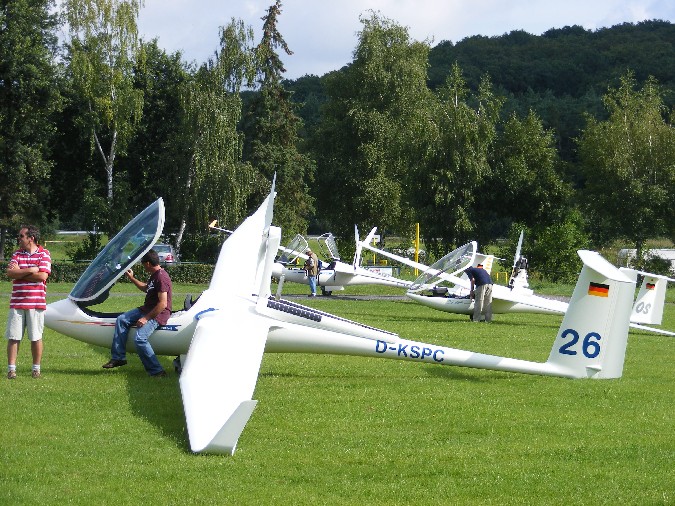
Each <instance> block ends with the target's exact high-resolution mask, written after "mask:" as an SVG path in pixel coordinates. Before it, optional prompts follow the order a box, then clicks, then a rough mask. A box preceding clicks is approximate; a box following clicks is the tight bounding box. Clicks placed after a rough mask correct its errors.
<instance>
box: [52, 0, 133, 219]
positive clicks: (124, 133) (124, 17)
mask: <svg viewBox="0 0 675 506" xmlns="http://www.w3.org/2000/svg"><path fill="white" fill-rule="evenodd" d="M143 3H144V1H143V0H66V2H65V9H66V19H67V22H68V27H69V32H70V67H71V73H72V76H73V80H74V83H75V86H76V89H77V90H78V91H79V93H80V95H81V97H82V99H83V100H84V101H85V102H86V104H87V109H88V114H87V115H86V117H85V118H84V119H83V126H84V127H85V128H87V129H89V130H90V131H91V140H92V145H93V148H94V149H95V150H96V152H97V153H98V155H99V156H100V159H101V163H102V165H103V169H104V171H105V177H106V189H107V193H106V198H107V201H108V205H109V206H110V210H111V213H112V211H113V209H114V206H113V197H114V193H113V191H114V172H115V160H116V157H117V156H118V155H119V154H121V153H123V152H124V150H125V148H126V147H127V145H128V142H129V140H130V138H131V136H132V135H133V132H134V127H135V125H136V123H137V121H138V120H139V118H140V117H141V114H142V111H143V92H142V91H141V90H140V89H137V88H135V87H134V67H135V66H136V65H140V64H142V51H141V46H140V42H139V38H138V28H137V25H136V20H137V18H138V13H139V10H140V8H141V7H142V6H143ZM113 214H114V213H113Z"/></svg>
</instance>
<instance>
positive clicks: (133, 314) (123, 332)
mask: <svg viewBox="0 0 675 506" xmlns="http://www.w3.org/2000/svg"><path fill="white" fill-rule="evenodd" d="M142 316H143V312H142V311H141V310H140V309H138V308H134V309H130V310H129V311H127V312H126V313H122V314H121V315H119V316H118V317H117V320H116V321H115V335H114V336H113V342H112V349H111V351H112V358H113V360H125V359H126V356H127V337H128V336H129V328H130V327H131V326H132V325H133V324H134V323H136V322H137V321H138V320H139V319H140V318H141V317H142ZM157 327H159V323H157V320H148V321H147V322H146V324H145V325H143V326H142V327H140V328H138V329H136V337H135V338H134V343H135V344H136V353H138V356H139V357H140V359H141V362H143V366H144V367H145V370H146V371H148V374H150V375H151V376H154V375H155V374H159V373H160V372H162V371H163V370H164V369H163V368H162V365H161V364H160V363H159V360H157V356H156V355H155V352H154V350H153V349H152V346H151V345H150V343H149V342H148V338H149V337H150V336H151V335H152V333H153V332H154V331H155V329H157Z"/></svg>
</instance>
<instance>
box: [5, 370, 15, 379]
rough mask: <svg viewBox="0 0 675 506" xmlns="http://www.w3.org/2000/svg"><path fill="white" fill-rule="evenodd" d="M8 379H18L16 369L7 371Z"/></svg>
mask: <svg viewBox="0 0 675 506" xmlns="http://www.w3.org/2000/svg"><path fill="white" fill-rule="evenodd" d="M7 379H8V380H13V379H16V371H9V372H8V373H7Z"/></svg>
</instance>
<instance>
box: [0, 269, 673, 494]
mask: <svg viewBox="0 0 675 506" xmlns="http://www.w3.org/2000/svg"><path fill="white" fill-rule="evenodd" d="M70 288H71V286H70V285H60V284H51V285H50V286H49V291H50V294H51V295H50V300H56V299H58V298H62V297H63V296H65V295H64V294H65V293H67V292H68V291H69V290H70ZM203 288H204V287H194V286H186V285H179V286H176V287H175V294H174V303H175V304H176V305H180V304H181V303H182V300H183V298H184V296H185V294H186V293H193V294H197V293H199V292H200V291H201V290H202V289H203ZM9 290H10V285H9V283H7V282H2V283H0V305H4V307H5V308H6V307H7V305H8V295H9ZM366 290H367V291H372V290H373V288H372V287H369V288H368V289H366ZM285 291H286V293H298V294H306V293H307V289H306V287H303V286H299V287H298V286H297V285H296V286H293V285H290V284H287V285H286V286H285ZM127 292H128V293H127ZM359 292H362V293H364V292H363V289H361V290H355V289H348V290H347V291H346V292H345V293H346V294H350V293H359ZM378 293H390V292H387V291H382V292H380V291H379V290H378ZM397 293H400V292H397ZM562 294H563V295H565V294H566V295H569V293H562ZM141 296H142V294H140V292H138V293H135V294H132V293H131V287H130V286H129V285H117V286H116V287H115V288H114V290H113V296H111V297H110V299H109V300H108V301H107V302H106V309H110V310H113V309H116V310H125V309H128V308H129V307H132V306H134V305H137V304H139V303H140V301H141V300H142V299H141ZM669 300H671V301H672V295H671V294H669ZM300 302H302V303H306V304H307V305H311V306H314V307H317V308H320V309H322V310H326V311H329V312H332V313H335V314H338V315H340V316H343V317H346V318H350V319H354V320H357V321H359V322H362V323H366V324H369V325H374V326H377V327H380V328H383V329H386V330H390V331H394V332H397V333H399V334H400V335H401V336H403V337H406V338H409V339H418V340H422V341H426V342H430V343H438V344H441V345H445V346H451V347H457V348H464V349H469V350H475V351H480V352H484V353H492V354H498V355H505V356H513V357H516V358H522V359H527V360H536V361H545V360H546V358H547V357H548V354H549V351H550V348H551V345H552V343H553V339H554V337H555V333H556V331H557V329H558V326H559V324H560V321H561V317H557V316H545V315H497V316H496V317H495V322H494V323H493V324H491V325H477V324H471V323H469V322H468V319H467V318H466V317H464V316H457V315H450V314H446V313H441V312H437V311H433V310H432V309H429V308H426V307H422V306H419V305H416V304H414V303H412V302H408V301H405V300H368V301H364V300H353V299H350V298H347V297H340V296H335V297H317V298H316V299H302V300H300ZM5 322H6V311H5V310H1V311H0V326H1V327H2V328H3V329H4V326H5ZM663 326H664V328H668V329H675V305H673V304H672V302H669V303H668V304H667V307H666V315H665V319H664V325H663ZM241 331H242V335H244V336H245V329H241ZM108 358H109V350H107V349H102V348H96V347H92V346H90V345H86V344H83V343H80V342H78V341H75V340H72V339H70V338H67V337H65V336H63V335H60V334H57V333H55V332H52V331H47V332H46V334H45V355H44V360H43V375H44V376H43V378H41V379H40V380H33V379H32V378H30V348H29V346H28V343H24V344H23V345H22V348H21V350H20V354H19V370H18V372H19V378H18V379H17V380H14V381H8V380H5V379H2V380H0V381H1V382H2V387H1V388H0V402H1V403H2V407H3V409H2V416H1V418H0V420H1V422H2V426H3V427H4V431H5V433H4V435H3V437H2V443H1V444H0V456H1V458H2V459H1V461H2V463H1V464H0V466H1V467H0V469H1V475H2V486H1V487H0V504H3V505H4V504H6V505H10V504H12V505H13V504H65V503H72V504H104V503H105V504H141V503H145V504H152V503H154V504H238V505H239V504H331V505H332V504H359V505H362V504H499V505H501V504H636V505H642V504H675V465H674V463H675V431H674V430H673V428H674V425H673V418H674V415H675V409H674V402H673V401H674V400H675V374H674V373H675V341H674V340H673V338H668V337H660V336H656V335H651V334H647V333H643V332H631V334H630V336H629V344H628V350H627V353H626V363H625V368H624V375H623V378H621V379H619V380H604V381H590V380H589V381H584V380H565V379H557V378H546V377H539V376H526V375H518V374H511V373H499V372H491V371H483V370H475V369H466V368H457V367H438V366H433V365H422V364H415V363H407V362H406V363H404V362H397V361H392V360H378V359H365V358H358V357H331V356H321V355H292V354H266V355H265V357H264V359H263V362H262V368H261V371H260V377H259V380H258V383H257V387H256V392H255V395H254V398H255V399H257V400H259V404H258V407H257V408H256V410H255V411H254V413H253V416H252V417H251V420H250V421H249V423H248V425H247V426H246V429H245V430H244V432H243V434H242V436H241V439H240V440H239V446H238V449H237V452H236V453H235V455H234V456H233V457H224V456H213V455H195V454H192V453H191V452H190V450H189V447H188V443H187V434H186V429H185V420H184V416H183V410H182V403H181V397H180V389H179V385H178V378H177V376H176V375H175V374H174V373H173V372H171V374H170V375H169V377H168V378H165V379H159V380H158V379H153V378H149V377H147V376H146V374H145V372H144V370H143V367H142V365H141V364H140V361H139V360H138V358H137V357H136V356H135V355H131V356H130V360H129V365H127V366H126V367H123V368H119V369H115V370H112V371H106V370H103V369H101V364H103V363H104V362H105V361H107V359H108ZM171 359H172V357H162V358H161V361H162V363H163V365H164V366H165V367H166V368H167V370H170V371H172V369H171Z"/></svg>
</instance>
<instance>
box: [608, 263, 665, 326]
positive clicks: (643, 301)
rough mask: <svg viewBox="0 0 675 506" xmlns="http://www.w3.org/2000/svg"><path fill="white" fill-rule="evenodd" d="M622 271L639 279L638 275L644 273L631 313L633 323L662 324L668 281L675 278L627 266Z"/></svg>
mask: <svg viewBox="0 0 675 506" xmlns="http://www.w3.org/2000/svg"><path fill="white" fill-rule="evenodd" d="M619 270H620V271H621V272H623V273H624V274H626V275H627V276H629V277H631V278H632V279H636V280H637V275H638V274H642V275H643V279H642V284H641V285H640V290H639V291H638V295H637V298H636V299H635V304H633V310H632V312H631V315H630V321H631V322H632V323H642V324H648V325H661V323H662V321H663V307H664V305H665V302H666V289H667V288H668V281H675V280H674V279H671V278H668V277H666V276H660V275H657V274H651V273H648V272H643V271H636V270H635V269H630V268H626V267H621V268H620V269H619Z"/></svg>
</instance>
